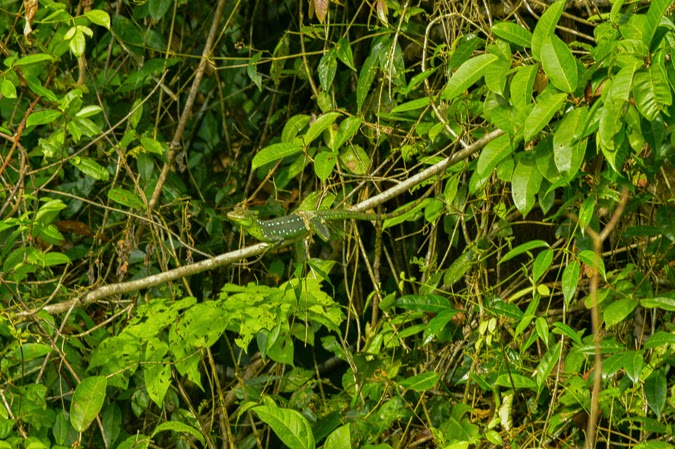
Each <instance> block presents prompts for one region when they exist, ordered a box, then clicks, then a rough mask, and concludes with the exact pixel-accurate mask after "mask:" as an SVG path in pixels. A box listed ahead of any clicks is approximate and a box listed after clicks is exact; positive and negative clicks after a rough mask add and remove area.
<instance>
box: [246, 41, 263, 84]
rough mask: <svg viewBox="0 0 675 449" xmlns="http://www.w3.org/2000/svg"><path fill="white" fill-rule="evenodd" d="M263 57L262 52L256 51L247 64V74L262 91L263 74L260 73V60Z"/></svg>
mask: <svg viewBox="0 0 675 449" xmlns="http://www.w3.org/2000/svg"><path fill="white" fill-rule="evenodd" d="M260 58H262V52H261V51H258V52H256V53H255V54H254V55H253V56H252V57H251V58H250V59H249V60H248V64H247V66H246V75H248V77H249V79H250V80H251V81H253V83H254V84H255V85H256V86H257V87H258V90H259V91H260V92H262V75H261V74H260V73H258V62H259V61H260Z"/></svg>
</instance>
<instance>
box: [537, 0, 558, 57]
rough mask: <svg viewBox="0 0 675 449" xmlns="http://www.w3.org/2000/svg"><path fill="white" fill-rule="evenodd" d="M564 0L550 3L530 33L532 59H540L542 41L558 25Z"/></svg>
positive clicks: (553, 31)
mask: <svg viewBox="0 0 675 449" xmlns="http://www.w3.org/2000/svg"><path fill="white" fill-rule="evenodd" d="M565 1H566V0H558V1H557V2H555V3H553V4H552V5H550V6H549V7H548V9H547V10H546V11H545V12H544V14H542V15H541V17H540V18H539V20H538V21H537V25H536V26H535V28H534V33H533V34H532V56H534V59H536V60H540V59H541V56H540V54H541V47H542V46H543V44H544V41H545V40H546V38H547V37H550V36H553V34H554V33H555V27H556V25H558V20H560V16H561V15H562V13H563V10H564V9H565Z"/></svg>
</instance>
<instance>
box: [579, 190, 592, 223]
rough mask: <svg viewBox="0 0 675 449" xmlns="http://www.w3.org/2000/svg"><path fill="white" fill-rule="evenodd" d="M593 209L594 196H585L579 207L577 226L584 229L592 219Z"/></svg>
mask: <svg viewBox="0 0 675 449" xmlns="http://www.w3.org/2000/svg"><path fill="white" fill-rule="evenodd" d="M594 210H595V198H594V197H592V196H589V197H587V198H586V199H585V200H584V202H583V203H582V204H581V208H580V209H579V227H580V228H581V229H582V230H584V229H586V227H587V226H588V225H589V224H590V222H591V219H593V211H594Z"/></svg>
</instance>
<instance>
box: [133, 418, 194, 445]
mask: <svg viewBox="0 0 675 449" xmlns="http://www.w3.org/2000/svg"><path fill="white" fill-rule="evenodd" d="M166 430H172V431H174V432H180V433H189V434H190V435H192V436H193V437H195V438H196V439H197V440H198V441H199V442H200V443H202V445H206V441H205V440H204V435H202V433H201V432H200V431H199V430H197V429H195V428H194V427H192V426H190V425H187V424H185V423H183V422H180V421H165V422H163V423H161V424H160V425H158V426H157V427H155V430H153V432H152V436H153V437H154V436H155V435H157V434H158V433H159V432H164V431H166ZM132 447H133V448H134V449H136V446H132Z"/></svg>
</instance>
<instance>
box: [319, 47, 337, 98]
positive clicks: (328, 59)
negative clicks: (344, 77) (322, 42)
mask: <svg viewBox="0 0 675 449" xmlns="http://www.w3.org/2000/svg"><path fill="white" fill-rule="evenodd" d="M316 71H317V74H318V75H319V84H320V85H321V88H322V89H323V90H324V91H325V92H328V91H329V90H330V88H331V86H332V84H333V79H335V73H336V72H337V58H336V56H335V50H334V49H332V48H331V49H330V50H328V51H327V52H326V53H325V54H324V55H323V56H322V57H321V59H320V60H319V65H318V66H317V68H316Z"/></svg>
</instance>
